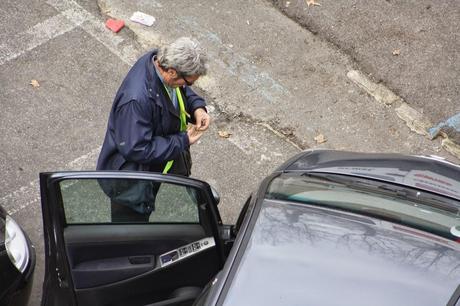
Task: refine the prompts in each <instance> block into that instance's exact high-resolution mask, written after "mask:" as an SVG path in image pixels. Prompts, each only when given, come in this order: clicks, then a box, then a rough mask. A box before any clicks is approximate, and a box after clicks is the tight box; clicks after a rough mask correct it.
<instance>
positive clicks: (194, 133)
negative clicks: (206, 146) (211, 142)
mask: <svg viewBox="0 0 460 306" xmlns="http://www.w3.org/2000/svg"><path fill="white" fill-rule="evenodd" d="M187 135H188V142H189V144H190V145H192V144H194V143H195V142H197V141H198V139H200V138H201V136H202V135H203V131H198V129H197V128H196V126H195V125H190V126H189V128H188V129H187Z"/></svg>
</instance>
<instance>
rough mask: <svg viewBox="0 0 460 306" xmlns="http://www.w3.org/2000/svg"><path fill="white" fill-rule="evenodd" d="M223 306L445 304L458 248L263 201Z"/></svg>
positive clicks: (363, 221) (386, 225)
mask: <svg viewBox="0 0 460 306" xmlns="http://www.w3.org/2000/svg"><path fill="white" fill-rule="evenodd" d="M233 279H234V280H236V281H233V282H232V283H231V285H230V288H229V291H228V292H227V294H226V296H225V301H224V303H223V305H355V306H356V305H419V306H423V305H426V306H428V305H445V304H446V303H447V301H449V299H450V297H451V295H452V294H453V292H454V291H455V289H456V288H457V286H458V284H459V280H460V246H459V245H458V244H457V243H455V242H452V241H450V240H447V239H439V238H438V237H436V236H434V235H432V236H431V235H427V234H426V233H423V232H421V231H417V230H413V229H410V228H407V227H404V226H401V225H397V224H393V223H391V222H386V221H381V220H378V219H374V218H368V217H362V216H359V215H355V214H350V213H345V212H338V211H335V210H330V209H324V208H317V207H311V206H308V205H305V204H287V203H285V202H280V201H273V200H266V201H264V203H263V204H262V208H261V210H260V213H259V214H258V216H257V222H256V224H255V226H254V229H253V231H252V233H251V238H250V240H249V242H248V244H247V247H246V248H245V249H244V254H243V255H242V259H241V262H240V263H239V266H238V268H237V271H236V274H235V275H234V276H233Z"/></svg>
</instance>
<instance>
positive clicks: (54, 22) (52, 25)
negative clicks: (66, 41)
mask: <svg viewBox="0 0 460 306" xmlns="http://www.w3.org/2000/svg"><path fill="white" fill-rule="evenodd" d="M78 25H79V24H78V23H74V22H70V21H69V19H68V18H67V17H66V16H65V12H63V13H61V14H58V15H56V16H53V17H51V18H49V19H47V20H45V21H43V22H40V23H38V24H36V25H35V26H33V27H31V28H30V29H28V30H26V31H24V32H22V33H18V34H16V35H14V36H13V37H12V38H11V39H10V40H8V41H7V42H4V43H1V44H0V65H3V64H4V63H6V62H8V61H10V60H13V59H15V58H17V57H19V56H21V55H22V54H24V53H26V52H27V51H30V50H32V49H34V48H36V47H38V46H40V45H42V44H44V43H46V42H47V41H49V40H50V39H53V38H55V37H58V36H60V35H62V34H64V33H67V32H69V31H71V30H73V29H74V28H75V27H77V26H78Z"/></svg>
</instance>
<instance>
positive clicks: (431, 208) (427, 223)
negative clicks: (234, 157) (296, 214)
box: [265, 176, 460, 240]
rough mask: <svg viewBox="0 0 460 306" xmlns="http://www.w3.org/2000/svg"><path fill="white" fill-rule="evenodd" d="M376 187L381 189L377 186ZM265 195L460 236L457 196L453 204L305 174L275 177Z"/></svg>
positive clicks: (449, 235)
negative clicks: (411, 197)
mask: <svg viewBox="0 0 460 306" xmlns="http://www.w3.org/2000/svg"><path fill="white" fill-rule="evenodd" d="M366 186H367V185H366ZM375 190H376V191H378V189H377V188H375ZM408 190H409V189H408ZM419 194H422V192H419ZM265 197H266V198H267V199H274V200H282V201H288V202H297V203H305V204H308V205H317V206H323V207H330V208H335V209H343V210H347V211H352V212H357V213H360V214H365V215H370V216H374V217H378V218H382V219H385V220H390V221H393V222H397V223H400V224H404V225H408V226H411V227H415V228H419V229H422V230H425V231H428V232H431V233H433V234H436V235H440V236H443V237H446V238H448V239H451V240H458V239H459V237H460V218H459V211H460V203H458V202H453V201H454V200H452V202H451V203H450V206H447V204H444V203H440V204H443V205H440V204H437V203H428V202H426V201H422V199H420V200H417V199H409V198H405V197H403V196H401V195H399V194H394V195H392V194H383V193H381V192H374V189H369V190H367V189H359V190H358V189H354V188H351V186H347V185H344V184H340V183H334V182H330V181H326V180H319V179H316V178H308V177H304V176H302V177H297V176H293V177H280V178H276V179H274V180H273V181H272V182H271V184H270V186H269V188H268V190H267V193H266V195H265Z"/></svg>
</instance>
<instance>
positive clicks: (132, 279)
mask: <svg viewBox="0 0 460 306" xmlns="http://www.w3.org/2000/svg"><path fill="white" fill-rule="evenodd" d="M40 188H41V199H42V212H43V222H44V238H45V252H46V272H45V273H46V274H45V281H44V285H43V297H42V305H43V306H57V305H59V306H61V305H134V306H135V305H152V306H159V305H162V306H163V305H164V306H166V305H191V304H193V301H194V299H195V298H196V297H197V296H198V294H199V293H200V291H201V289H202V288H203V287H204V286H205V284H206V283H208V282H209V281H210V279H211V278H212V277H213V276H214V275H215V274H216V273H217V272H218V271H219V270H220V269H221V268H222V265H223V261H224V258H223V257H224V250H223V244H222V241H221V239H220V238H219V227H220V226H221V219H220V215H219V212H218V210H217V201H216V199H215V198H214V197H213V195H212V191H211V188H210V186H209V185H208V184H207V183H205V182H202V181H199V180H195V179H190V178H185V177H178V176H173V175H162V174H153V173H144V172H124V171H122V172H106V171H104V172H61V173H41V174H40Z"/></svg>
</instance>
